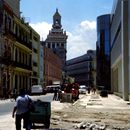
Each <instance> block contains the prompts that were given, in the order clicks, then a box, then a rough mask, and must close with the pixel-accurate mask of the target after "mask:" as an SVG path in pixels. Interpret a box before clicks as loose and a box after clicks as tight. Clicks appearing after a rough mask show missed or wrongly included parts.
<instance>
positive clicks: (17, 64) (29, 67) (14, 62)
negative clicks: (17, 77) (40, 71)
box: [13, 61, 32, 70]
mask: <svg viewBox="0 0 130 130" xmlns="http://www.w3.org/2000/svg"><path fill="white" fill-rule="evenodd" d="M13 66H14V67H19V68H23V69H27V70H32V66H31V65H26V64H23V63H19V62H16V61H13Z"/></svg>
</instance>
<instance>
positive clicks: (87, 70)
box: [66, 50, 96, 87]
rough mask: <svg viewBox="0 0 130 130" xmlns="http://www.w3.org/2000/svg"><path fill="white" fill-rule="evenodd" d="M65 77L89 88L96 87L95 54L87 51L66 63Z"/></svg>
mask: <svg viewBox="0 0 130 130" xmlns="http://www.w3.org/2000/svg"><path fill="white" fill-rule="evenodd" d="M66 70H67V75H68V76H70V77H73V78H74V79H75V82H76V83H79V84H80V85H86V86H90V87H95V86H96V53H95V51H93V50H88V51H87V53H86V54H84V55H82V56H79V57H76V58H73V59H71V60H68V61H67V62H66Z"/></svg>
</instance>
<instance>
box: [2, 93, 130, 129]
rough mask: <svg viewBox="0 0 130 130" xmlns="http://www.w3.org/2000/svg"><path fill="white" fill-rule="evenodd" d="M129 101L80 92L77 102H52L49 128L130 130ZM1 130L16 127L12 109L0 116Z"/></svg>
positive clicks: (113, 96) (111, 96) (112, 96)
mask: <svg viewBox="0 0 130 130" xmlns="http://www.w3.org/2000/svg"><path fill="white" fill-rule="evenodd" d="M4 102H8V100H7V101H4ZM2 104H3V102H2V101H0V105H2ZM129 104H130V102H126V101H123V99H121V98H120V97H117V96H115V95H108V97H106V98H102V97H100V96H99V94H93V93H91V94H84V95H80V98H79V99H78V100H77V101H76V102H74V103H66V102H62V103H61V102H60V101H52V102H51V125H50V129H49V130H80V129H85V130H130V105H129ZM0 130H15V120H14V118H12V116H11V112H10V113H9V114H7V115H4V116H0ZM21 130H24V129H23V128H22V129H21ZM35 130H43V128H42V129H35Z"/></svg>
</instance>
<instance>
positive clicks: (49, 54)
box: [43, 46, 62, 86]
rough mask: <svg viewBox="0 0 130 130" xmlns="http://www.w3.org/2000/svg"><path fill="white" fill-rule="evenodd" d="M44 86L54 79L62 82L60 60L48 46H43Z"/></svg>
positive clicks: (50, 83) (51, 82)
mask: <svg viewBox="0 0 130 130" xmlns="http://www.w3.org/2000/svg"><path fill="white" fill-rule="evenodd" d="M43 52H44V60H43V61H44V86H47V85H52V84H53V82H54V81H60V82H62V60H61V59H60V58H59V56H57V55H56V54H54V53H53V51H52V50H51V49H50V48H47V47H45V46H44V51H43Z"/></svg>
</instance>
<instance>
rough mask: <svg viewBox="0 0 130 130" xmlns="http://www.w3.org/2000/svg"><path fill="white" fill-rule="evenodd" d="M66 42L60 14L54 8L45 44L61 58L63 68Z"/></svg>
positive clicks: (63, 67)
mask: <svg viewBox="0 0 130 130" xmlns="http://www.w3.org/2000/svg"><path fill="white" fill-rule="evenodd" d="M66 43H67V35H66V32H65V31H63V29H62V25H61V15H60V14H59V12H58V9H56V13H55V14H54V16H53V25H52V29H51V30H50V31H49V34H48V36H47V39H46V40H45V44H46V47H47V48H50V49H51V50H53V52H54V53H55V54H57V55H58V56H59V57H60V58H61V59H62V69H63V70H64V69H65V63H66V52H67V50H66V48H67V47H66Z"/></svg>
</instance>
